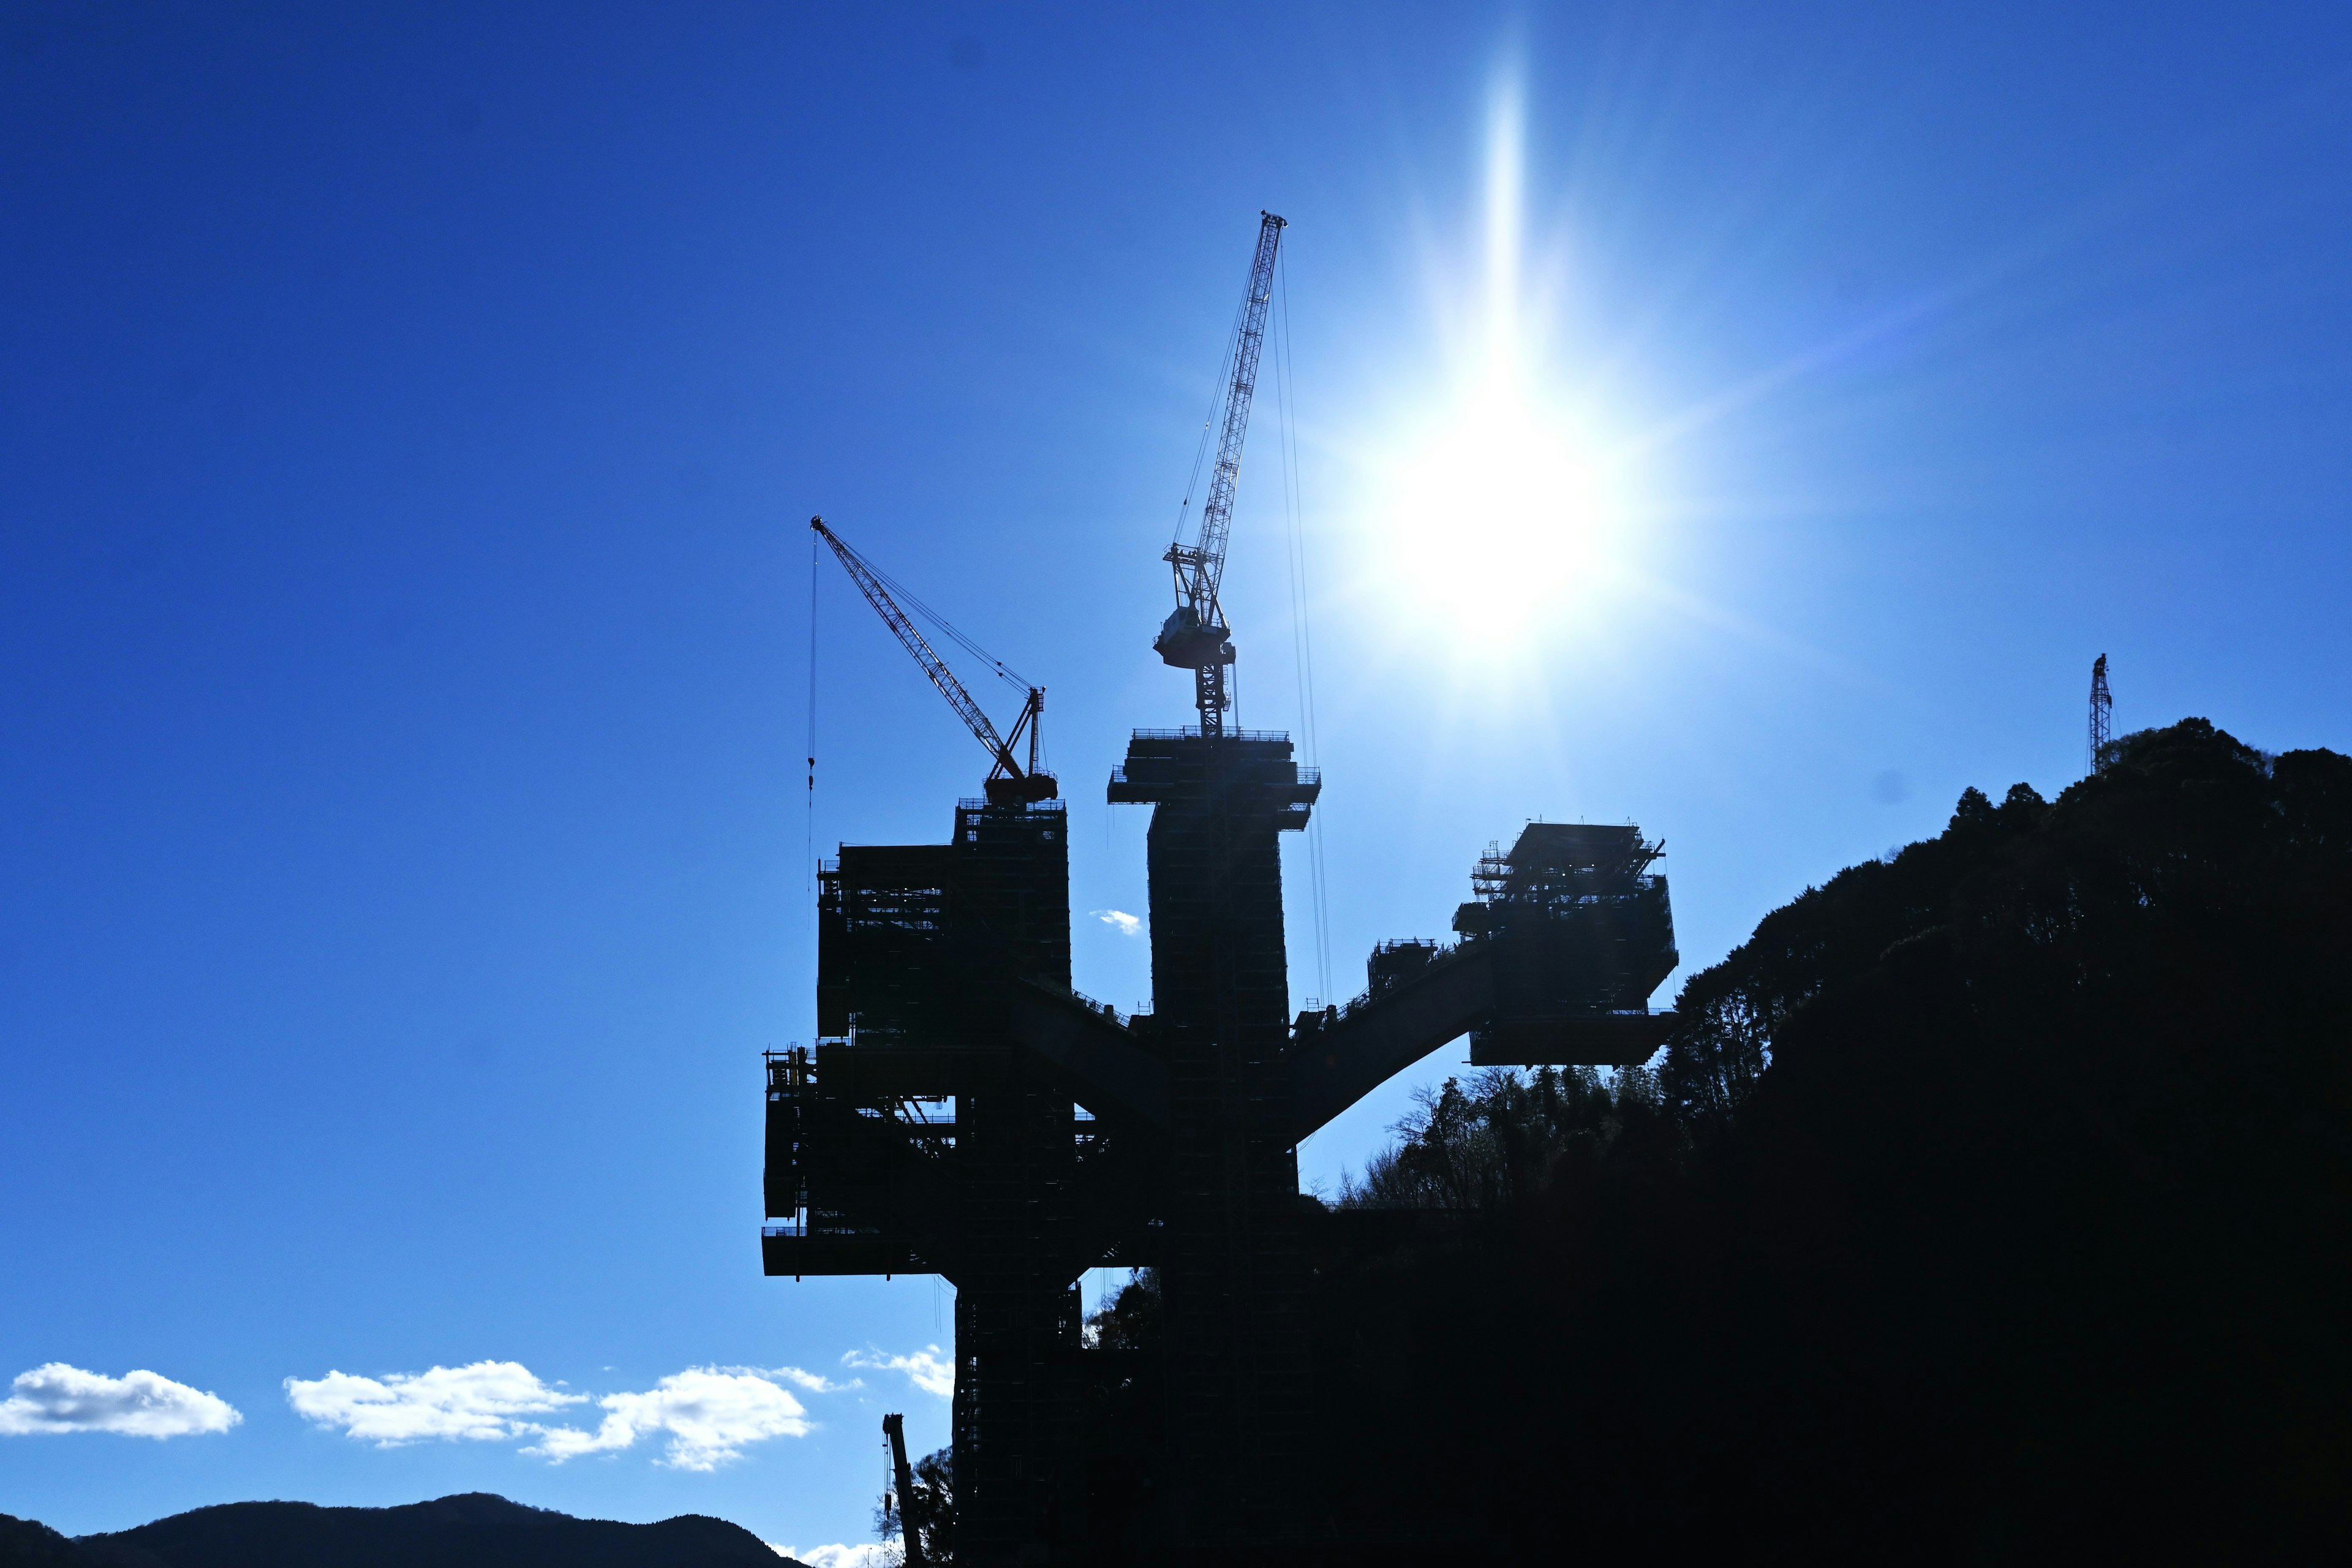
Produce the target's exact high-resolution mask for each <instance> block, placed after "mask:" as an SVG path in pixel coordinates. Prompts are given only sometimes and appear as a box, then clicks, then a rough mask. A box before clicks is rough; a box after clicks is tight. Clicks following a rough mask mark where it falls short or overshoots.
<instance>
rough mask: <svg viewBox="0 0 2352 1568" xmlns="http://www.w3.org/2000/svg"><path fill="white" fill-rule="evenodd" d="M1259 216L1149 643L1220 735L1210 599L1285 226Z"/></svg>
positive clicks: (1224, 650)
mask: <svg viewBox="0 0 2352 1568" xmlns="http://www.w3.org/2000/svg"><path fill="white" fill-rule="evenodd" d="M1258 220H1259V221H1258V227H1257V252H1256V254H1255V256H1254V257H1253V258H1251V261H1250V276H1249V288H1248V289H1247V290H1246V291H1245V292H1244V294H1243V295H1242V310H1241V317H1240V319H1239V321H1236V322H1235V323H1234V349H1233V367H1234V376H1233V380H1232V381H1231V382H1230V383H1228V384H1227V385H1226V387H1225V395H1224V417H1223V421H1222V423H1221V424H1220V426H1219V428H1218V436H1217V462H1216V466H1215V467H1214V468H1212V469H1210V470H1209V494H1208V499H1207V500H1205V501H1203V502H1202V507H1201V531H1200V533H1199V534H1198V535H1197V536H1196V537H1195V538H1194V540H1193V542H1192V543H1190V544H1186V543H1185V542H1183V541H1182V539H1181V538H1179V539H1178V540H1177V542H1175V543H1173V544H1171V545H1170V546H1169V547H1168V553H1167V554H1166V555H1165V556H1163V557H1162V559H1163V560H1165V561H1166V562H1167V563H1168V564H1169V566H1170V568H1171V571H1172V572H1173V573H1174V574H1175V578H1176V609H1175V613H1174V614H1172V615H1171V616H1169V617H1168V619H1167V621H1166V622H1165V623H1163V624H1162V625H1161V626H1160V635H1159V636H1158V637H1155V638H1153V639H1152V643H1151V647H1152V649H1153V651H1154V652H1156V653H1158V654H1159V655H1160V658H1161V660H1162V661H1164V662H1165V663H1167V664H1169V665H1170V666H1171V667H1173V668H1177V669H1189V670H1191V671H1192V700H1193V704H1194V706H1196V707H1197V708H1199V709H1200V710H1201V733H1202V735H1204V736H1206V735H1219V734H1223V732H1224V727H1225V719H1224V715H1225V710H1226V709H1227V708H1229V707H1231V706H1232V705H1233V695H1232V693H1231V692H1229V691H1228V690H1227V689H1225V669H1226V667H1227V666H1229V665H1231V664H1232V663H1233V662H1234V645H1233V642H1232V640H1231V639H1232V637H1233V630H1232V628H1231V627H1229V626H1226V625H1225V616H1224V611H1223V608H1222V607H1221V606H1220V605H1218V603H1217V587H1218V584H1219V583H1220V581H1221V580H1222V579H1223V576H1224V574H1225V542H1226V540H1227V539H1228V538H1229V537H1231V535H1232V533H1233V530H1234V485H1235V483H1236V481H1237V480H1238V479H1240V477H1241V470H1242V437H1244V436H1245V435H1247V434H1248V432H1249V411H1250V399H1251V397H1252V396H1253V395H1255V393H1256V391H1257V361H1258V351H1259V350H1260V349H1262V348H1263V347H1264V346H1265V312H1266V307H1267V306H1268V305H1270V304H1271V303H1272V302H1273V300H1274V258H1275V252H1276V249H1277V248H1279V247H1280V246H1281V244H1282V231H1283V228H1284V226H1285V225H1284V223H1283V220H1282V219H1280V218H1278V217H1276V216H1274V215H1273V214H1272V213H1270V212H1263V211H1262V212H1260V213H1259V214H1258ZM1195 471H1196V472H1197V470H1195ZM1179 527H1180V528H1181V523H1180V525H1179Z"/></svg>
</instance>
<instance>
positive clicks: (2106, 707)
mask: <svg viewBox="0 0 2352 1568" xmlns="http://www.w3.org/2000/svg"><path fill="white" fill-rule="evenodd" d="M2115 706H2116V700H2115V699H2114V698H2113V697H2111V696H2109V695H2108V694H2107V656H2106V655H2105V654H2101V655H2100V656H2099V657H2098V658H2095V659H2094V660H2093V661H2092V662H2091V771H2092V772H2093V773H2097V772H2099V771H2100V770H2101V769H2103V768H2105V766H2106V765H2107V735H2108V731H2109V730H2110V728H2111V727H2112V722H2113V718H2112V716H2113V714H2114V712H2115Z"/></svg>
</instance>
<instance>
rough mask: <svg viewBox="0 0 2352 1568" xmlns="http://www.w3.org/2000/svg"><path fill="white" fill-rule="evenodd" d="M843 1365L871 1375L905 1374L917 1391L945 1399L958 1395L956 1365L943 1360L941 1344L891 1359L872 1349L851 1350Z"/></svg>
mask: <svg viewBox="0 0 2352 1568" xmlns="http://www.w3.org/2000/svg"><path fill="white" fill-rule="evenodd" d="M841 1364H842V1365H844V1366H855V1367H863V1368H865V1369H866V1371H868V1372H903V1373H906V1374H907V1377H908V1381H909V1382H911V1383H912V1384H914V1385H915V1386H916V1387H917V1388H919V1389H921V1390H922V1391H923V1392H924V1393H925V1394H935V1395H937V1396H938V1397H940V1398H941V1399H946V1398H949V1397H950V1396H951V1395H952V1394H954V1393H955V1365H954V1363H951V1362H948V1361H944V1360H942V1359H941V1358H940V1347H939V1346H937V1345H926V1346H924V1347H923V1348H922V1349H921V1350H919V1351H917V1352H915V1353H914V1354H912V1355H887V1356H886V1355H884V1354H883V1353H882V1352H880V1351H877V1350H875V1349H874V1348H872V1347H871V1346H868V1347H867V1348H866V1349H865V1350H862V1351H851V1352H849V1353H848V1354H846V1355H845V1356H843V1357H842V1358H841Z"/></svg>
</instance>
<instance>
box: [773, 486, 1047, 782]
mask: <svg viewBox="0 0 2352 1568" xmlns="http://www.w3.org/2000/svg"><path fill="white" fill-rule="evenodd" d="M809 527H810V528H812V529H813V530H814V531H815V532H816V535H817V537H818V538H820V539H822V540H824V542H825V543H826V544H828V545H830V546H832V548H833V552H834V554H835V556H837V557H838V558H839V559H840V561H841V566H842V570H843V571H845V572H847V573H848V574H849V580H850V581H851V582H853V583H855V584H857V591H858V592H859V593H861V594H863V595H866V603H867V604H869V605H873V606H874V611H875V614H877V615H878V616H881V617H882V622H883V624H884V625H885V626H888V627H889V628H890V630H891V632H892V634H893V635H894V636H896V637H898V641H899V643H900V644H901V645H902V646H903V647H905V648H906V650H907V651H908V653H910V654H912V655H913V656H914V658H915V662H916V663H917V664H918V665H919V666H921V667H922V671H923V673H924V674H925V675H927V676H929V678H930V681H931V684H932V685H933V686H936V687H938V688H939V690H940V696H942V697H944V698H946V699H947V700H948V706H949V707H950V708H952V709H954V710H956V717H958V718H960V719H961V720H962V721H963V722H964V727H965V728H966V729H968V730H970V731H971V732H972V733H973V734H974V735H975V736H977V737H979V740H980V743H981V744H982V745H983V746H985V747H987V748H988V754H989V755H990V756H991V757H992V758H993V759H994V760H995V765H994V766H993V767H992V768H990V769H989V771H988V779H987V782H986V783H984V784H982V786H981V791H982V794H983V795H987V797H988V802H989V804H990V805H1025V804H1027V803H1029V802H1032V801H1040V800H1051V799H1053V798H1054V796H1055V795H1056V794H1058V793H1059V792H1060V788H1061V786H1060V785H1059V784H1056V783H1055V779H1054V775H1053V774H1051V773H1040V772H1039V771H1038V768H1037V734H1038V729H1039V726H1040V725H1041V724H1042V723H1043V722H1044V720H1045V688H1044V687H1042V686H1032V687H1029V688H1028V692H1029V700H1028V701H1027V702H1026V703H1025V704H1024V705H1023V707H1022V710H1021V717H1020V718H1018V719H1016V720H1014V721H1013V733H1012V734H1011V736H1009V737H1007V736H1003V735H1000V734H998V733H997V732H996V726H995V725H994V724H993V723H992V722H990V721H989V717H988V715H987V714H986V713H985V712H983V711H982V710H981V706H980V704H979V703H978V702H975V701H974V700H972V695H971V692H969V691H967V690H965V689H964V685H963V682H962V681H961V680H958V679H956V677H955V671H953V670H951V669H950V668H948V661H947V660H946V659H943V658H940V656H939V653H938V652H937V650H935V649H934V648H933V647H931V645H930V644H929V642H927V641H926V640H924V637H923V634H922V633H921V632H919V631H918V630H916V629H915V623H914V622H913V621H911V620H909V619H908V616H907V612H906V611H904V610H902V609H900V608H899V607H898V600H896V599H894V598H892V597H891V596H890V590H889V589H888V588H887V587H885V586H883V583H882V577H881V574H879V573H877V572H876V571H875V570H874V568H873V567H871V566H869V565H867V564H866V558H865V557H864V556H862V555H860V554H858V553H857V552H856V551H855V550H852V549H851V548H850V547H849V546H848V545H847V544H846V543H845V542H843V541H842V538H841V536H840V535H839V534H837V533H835V532H834V531H833V530H831V529H830V528H827V527H826V526H825V525H824V519H823V518H821V517H813V518H811V519H809ZM949 630H950V632H951V633H952V632H953V631H954V628H953V627H950V628H949ZM956 635H959V636H961V634H956ZM991 662H995V661H993V660H992V661H991ZM1024 730H1025V731H1028V735H1029V764H1028V766H1026V767H1024V766H1022V764H1021V763H1020V760H1019V759H1018V758H1016V757H1015V756H1014V755H1013V747H1014V746H1015V745H1017V744H1018V743H1019V742H1020V740H1021V735H1022V731H1024Z"/></svg>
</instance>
